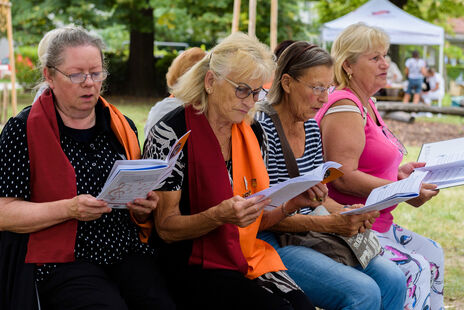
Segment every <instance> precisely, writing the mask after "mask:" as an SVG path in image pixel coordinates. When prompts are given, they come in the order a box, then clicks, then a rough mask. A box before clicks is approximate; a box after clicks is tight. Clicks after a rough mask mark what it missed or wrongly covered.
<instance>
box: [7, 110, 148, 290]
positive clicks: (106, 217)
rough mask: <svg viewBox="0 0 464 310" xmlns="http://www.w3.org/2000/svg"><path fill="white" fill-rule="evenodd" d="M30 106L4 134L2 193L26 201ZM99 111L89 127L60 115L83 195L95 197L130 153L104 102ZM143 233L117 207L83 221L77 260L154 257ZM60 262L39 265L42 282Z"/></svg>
mask: <svg viewBox="0 0 464 310" xmlns="http://www.w3.org/2000/svg"><path fill="white" fill-rule="evenodd" d="M28 109H30V108H26V109H25V110H24V111H23V112H22V113H23V114H22V117H21V116H20V117H15V118H11V119H10V120H9V121H8V123H7V124H6V125H5V128H4V129H3V131H2V134H1V136H0V148H1V150H2V152H0V197H16V198H22V199H24V200H29V199H30V197H31V192H30V184H29V182H30V169H29V154H28V146H27V135H26V121H27V115H28V112H29V110H28ZM95 109H96V125H95V126H94V127H92V128H90V129H85V130H78V129H72V128H69V127H66V126H64V124H63V122H62V120H61V118H60V117H59V114H58V113H57V114H56V115H57V119H58V125H59V128H60V138H61V146H62V148H63V151H64V153H65V154H66V156H67V157H68V159H69V161H70V163H71V165H72V166H73V167H74V170H75V173H76V183H77V184H76V185H77V194H78V195H80V194H90V195H92V196H94V197H96V196H97V195H98V194H99V192H100V191H101V189H102V187H103V185H104V183H105V181H106V178H107V176H108V174H109V172H110V170H111V168H112V166H113V164H114V162H115V161H116V160H117V159H122V156H121V155H123V154H124V150H123V148H122V147H121V145H120V144H119V143H118V142H117V140H116V137H115V136H114V134H113V132H112V130H111V129H110V117H109V111H108V110H107V109H104V108H103V107H102V105H101V104H100V103H98V104H97V106H96V108H95ZM24 115H26V117H24ZM129 122H130V123H132V121H130V120H129ZM132 125H133V123H132ZM132 127H133V128H135V126H132ZM50 164H52V163H50ZM138 232H139V228H138V227H137V226H136V225H135V224H134V223H133V222H132V221H131V219H130V215H129V212H128V211H127V210H117V209H114V210H112V211H111V212H110V213H108V214H103V215H102V216H101V217H100V218H99V219H97V220H94V221H85V222H81V221H79V222H78V228H77V235H76V243H75V250H74V253H75V257H76V260H85V261H88V262H91V263H95V264H102V265H107V264H114V263H118V262H121V261H122V260H123V259H124V258H125V257H126V256H127V255H130V254H148V255H153V254H154V253H153V252H154V251H153V249H152V248H151V247H150V246H148V245H146V244H143V243H141V241H140V239H139V237H138ZM55 266H56V264H45V265H43V266H40V267H37V268H36V279H37V281H41V280H43V279H44V278H46V277H47V276H49V275H50V274H51V273H52V272H53V269H54V268H55Z"/></svg>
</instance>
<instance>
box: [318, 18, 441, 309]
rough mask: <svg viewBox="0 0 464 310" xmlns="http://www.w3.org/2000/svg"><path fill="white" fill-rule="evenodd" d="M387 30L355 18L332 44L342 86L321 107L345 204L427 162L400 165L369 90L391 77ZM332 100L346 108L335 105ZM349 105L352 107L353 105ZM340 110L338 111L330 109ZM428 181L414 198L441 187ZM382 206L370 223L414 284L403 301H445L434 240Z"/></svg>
mask: <svg viewBox="0 0 464 310" xmlns="http://www.w3.org/2000/svg"><path fill="white" fill-rule="evenodd" d="M388 48H389V38H388V35H387V34H386V33H385V32H384V31H382V30H381V29H379V28H376V27H370V26H367V25H365V24H363V23H357V24H354V25H351V26H349V27H347V28H346V29H345V30H344V31H343V32H342V33H341V34H340V35H339V36H338V38H337V39H336V40H335V42H334V44H333V47H332V57H333V58H334V61H335V63H334V72H335V83H336V85H337V90H336V91H335V92H333V93H331V94H329V99H328V102H327V104H326V105H325V106H324V107H323V108H322V109H321V110H319V112H318V114H317V115H316V120H317V121H318V123H319V125H320V128H321V134H322V144H323V147H324V159H325V160H332V161H336V162H339V163H341V164H342V165H343V166H342V171H343V172H344V175H343V176H342V177H341V178H339V179H337V180H335V181H333V182H331V183H330V184H329V195H330V197H332V198H333V199H334V200H336V201H337V202H339V203H342V204H353V203H365V201H366V198H367V196H368V195H369V193H370V192H371V191H372V189H374V188H376V187H379V186H382V185H385V184H388V183H391V182H394V181H397V180H401V179H404V178H406V177H408V176H409V175H410V174H411V173H412V172H413V170H414V168H416V167H419V166H423V165H424V163H408V164H405V165H402V166H400V163H401V161H402V159H403V154H405V149H404V146H403V145H402V144H401V142H400V141H399V140H398V139H396V138H395V137H394V135H393V134H392V133H391V132H390V131H389V130H388V128H387V126H386V124H385V123H384V121H383V120H382V118H381V117H380V114H379V112H378V111H377V109H376V107H375V105H374V103H373V102H372V100H371V99H370V97H371V96H372V95H373V94H374V93H375V92H376V91H378V90H379V89H380V88H381V87H383V86H384V85H385V83H386V72H387V70H388V64H387V62H386V61H385V55H386V54H387V52H388ZM334 107H336V108H338V109H343V110H342V111H338V112H337V111H336V110H335V111H334V110H332V109H333V108H334ZM349 109H351V111H347V110H349ZM331 112H336V113H331ZM435 188H436V186H435V185H432V184H422V188H421V190H420V195H419V197H417V198H414V199H411V200H409V201H408V203H409V204H410V205H412V206H414V207H419V206H421V205H422V204H424V203H425V202H427V201H428V200H429V199H431V198H432V197H434V196H435V195H437V194H438V191H437V190H435ZM395 207H396V206H392V207H390V208H387V209H384V210H382V211H381V212H380V216H379V217H378V218H377V219H376V221H375V223H374V225H373V226H372V228H373V229H374V230H375V231H377V237H378V238H379V241H380V243H381V244H382V246H383V248H384V249H385V250H384V252H383V253H382V255H383V256H384V257H386V258H388V259H390V260H392V261H393V262H395V263H397V265H398V266H399V267H400V268H401V269H402V270H403V272H404V274H405V275H406V278H407V284H408V292H407V296H406V304H405V309H426V308H427V307H430V309H442V308H443V307H444V306H443V271H444V258H443V250H442V248H441V247H440V246H439V245H438V244H437V243H436V242H434V241H432V240H430V239H428V238H426V237H423V236H421V235H418V234H416V233H414V232H412V231H409V230H407V229H405V228H403V227H401V226H399V225H397V224H395V223H394V222H393V215H392V213H391V212H392V211H393V209H395Z"/></svg>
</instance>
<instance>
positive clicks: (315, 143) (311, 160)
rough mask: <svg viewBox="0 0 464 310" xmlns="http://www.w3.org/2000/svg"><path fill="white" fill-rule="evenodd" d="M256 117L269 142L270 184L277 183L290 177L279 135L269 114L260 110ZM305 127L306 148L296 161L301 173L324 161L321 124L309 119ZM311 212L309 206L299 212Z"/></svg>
mask: <svg viewBox="0 0 464 310" xmlns="http://www.w3.org/2000/svg"><path fill="white" fill-rule="evenodd" d="M255 119H256V120H257V121H258V122H259V123H260V124H261V127H262V128H263V130H264V133H265V135H266V140H267V143H268V148H267V151H268V152H267V154H266V155H267V156H266V157H267V160H266V164H267V172H268V174H269V181H270V185H271V186H272V185H275V184H278V183H281V182H284V181H286V180H288V179H289V176H288V171H287V166H286V165H285V158H284V154H283V152H282V145H281V143H280V139H279V135H278V134H277V131H276V129H275V126H274V123H273V122H272V120H271V118H270V117H269V115H267V114H266V113H264V112H258V113H257V114H256V116H255ZM304 128H305V136H306V140H305V149H304V153H303V156H301V157H300V158H296V163H297V165H298V169H299V171H300V174H304V173H307V172H309V171H311V170H313V169H314V168H316V167H317V166H319V165H321V164H323V163H324V159H323V157H322V140H321V133H320V131H319V126H318V125H317V122H316V120H314V119H309V120H307V121H306V122H305V123H304ZM309 212H311V209H309V208H302V209H301V210H300V211H299V213H302V214H307V213H309Z"/></svg>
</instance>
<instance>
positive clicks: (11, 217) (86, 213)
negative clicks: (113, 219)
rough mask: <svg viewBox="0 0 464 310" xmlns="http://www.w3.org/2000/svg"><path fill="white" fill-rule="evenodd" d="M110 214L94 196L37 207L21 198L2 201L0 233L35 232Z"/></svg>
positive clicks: (77, 197)
mask: <svg viewBox="0 0 464 310" xmlns="http://www.w3.org/2000/svg"><path fill="white" fill-rule="evenodd" d="M108 212H111V209H110V208H109V207H108V205H107V203H106V202H104V201H101V200H97V199H96V198H94V197H92V196H91V195H79V196H76V197H74V198H71V199H63V200H58V201H53V202H43V203H35V202H29V201H24V200H22V199H19V198H7V197H2V198H0V230H8V231H13V232H17V233H31V232H36V231H39V230H42V229H45V228H48V227H50V226H52V225H56V224H59V223H61V222H64V221H67V220H70V219H77V220H80V221H91V220H95V219H98V218H99V217H100V216H101V215H102V214H103V213H108Z"/></svg>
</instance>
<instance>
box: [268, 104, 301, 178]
mask: <svg viewBox="0 0 464 310" xmlns="http://www.w3.org/2000/svg"><path fill="white" fill-rule="evenodd" d="M267 108H268V109H267V111H266V112H268V115H269V117H270V118H271V120H272V122H273V123H274V127H275V129H276V131H277V134H278V135H279V139H280V144H281V145H282V153H283V154H284V159H285V165H286V166H287V171H288V176H289V177H291V178H294V177H297V176H299V175H300V170H299V169H298V164H297V163H296V159H295V155H293V151H292V148H291V147H290V144H289V143H288V140H287V137H286V136H285V133H284V129H283V127H282V123H281V122H280V118H279V115H278V114H277V112H276V110H274V108H273V107H272V106H271V105H268V107H267Z"/></svg>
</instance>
